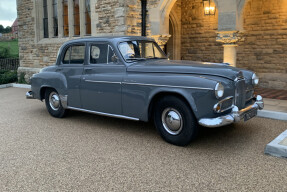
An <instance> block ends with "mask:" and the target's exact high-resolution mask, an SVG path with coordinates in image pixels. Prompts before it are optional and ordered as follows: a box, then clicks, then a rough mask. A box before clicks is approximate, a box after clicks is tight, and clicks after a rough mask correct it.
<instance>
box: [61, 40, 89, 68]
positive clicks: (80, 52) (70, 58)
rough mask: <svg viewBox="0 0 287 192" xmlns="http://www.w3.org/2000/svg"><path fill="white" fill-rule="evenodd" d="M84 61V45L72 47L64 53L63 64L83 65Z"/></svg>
mask: <svg viewBox="0 0 287 192" xmlns="http://www.w3.org/2000/svg"><path fill="white" fill-rule="evenodd" d="M84 61H85V45H72V46H70V47H69V48H68V49H67V50H66V53H65V56H64V58H63V64H83V63H84Z"/></svg>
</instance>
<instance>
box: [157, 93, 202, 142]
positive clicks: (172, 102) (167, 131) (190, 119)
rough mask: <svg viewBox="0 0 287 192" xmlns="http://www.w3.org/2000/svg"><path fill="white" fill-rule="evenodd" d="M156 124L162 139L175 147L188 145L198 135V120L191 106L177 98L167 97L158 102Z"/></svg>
mask: <svg viewBox="0 0 287 192" xmlns="http://www.w3.org/2000/svg"><path fill="white" fill-rule="evenodd" d="M154 123H155V126H156V128H157V130H158V132H159V133H160V135H161V137H162V138H163V139H164V140H165V141H167V142H169V143H171V144H174V145H179V146H185V145H188V144H189V143H190V142H191V141H192V140H193V139H195V138H196V136H197V133H198V125H197V122H196V118H195V117H194V115H193V113H192V111H191V109H190V107H189V105H188V104H187V103H186V102H185V101H184V100H182V99H180V98H178V97H175V96H166V97H164V98H163V99H161V100H159V101H158V102H157V104H156V106H155V110H154Z"/></svg>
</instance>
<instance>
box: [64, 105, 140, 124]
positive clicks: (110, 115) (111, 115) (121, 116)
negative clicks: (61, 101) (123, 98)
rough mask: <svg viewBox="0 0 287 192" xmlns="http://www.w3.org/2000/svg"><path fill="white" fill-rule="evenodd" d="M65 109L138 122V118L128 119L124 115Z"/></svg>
mask: <svg viewBox="0 0 287 192" xmlns="http://www.w3.org/2000/svg"><path fill="white" fill-rule="evenodd" d="M67 109H71V110H75V111H81V112H87V113H92V114H96V115H103V116H108V117H116V118H120V119H128V120H134V121H139V119H138V118H134V117H128V116H124V115H115V114H110V113H103V112H99V111H91V110H87V109H80V108H76V107H69V106H68V107H67Z"/></svg>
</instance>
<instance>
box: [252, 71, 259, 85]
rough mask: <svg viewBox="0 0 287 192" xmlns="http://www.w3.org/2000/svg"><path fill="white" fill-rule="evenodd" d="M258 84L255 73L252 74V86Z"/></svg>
mask: <svg viewBox="0 0 287 192" xmlns="http://www.w3.org/2000/svg"><path fill="white" fill-rule="evenodd" d="M258 83H259V78H258V76H257V75H256V74H255V73H253V75H252V84H253V85H258Z"/></svg>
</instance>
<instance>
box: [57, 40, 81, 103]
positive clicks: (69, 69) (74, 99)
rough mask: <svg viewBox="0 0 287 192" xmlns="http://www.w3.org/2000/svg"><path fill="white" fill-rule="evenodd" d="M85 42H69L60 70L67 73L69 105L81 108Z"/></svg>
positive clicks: (64, 51) (64, 50)
mask: <svg viewBox="0 0 287 192" xmlns="http://www.w3.org/2000/svg"><path fill="white" fill-rule="evenodd" d="M85 49H86V45H85V43H75V44H69V45H68V46H67V47H65V48H64V49H63V54H62V58H61V63H60V65H59V68H58V69H57V71H58V72H61V73H63V74H64V75H65V77H66V80H67V87H68V106H70V107H77V108H81V98H80V85H81V76H82V74H83V68H84V62H85Z"/></svg>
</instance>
